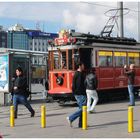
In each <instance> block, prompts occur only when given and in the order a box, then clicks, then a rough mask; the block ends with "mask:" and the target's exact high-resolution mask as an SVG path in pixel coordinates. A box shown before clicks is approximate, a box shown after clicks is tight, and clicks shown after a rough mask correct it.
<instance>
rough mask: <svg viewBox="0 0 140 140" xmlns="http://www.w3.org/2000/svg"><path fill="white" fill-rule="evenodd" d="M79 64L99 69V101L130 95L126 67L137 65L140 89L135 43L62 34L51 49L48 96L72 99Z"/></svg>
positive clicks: (139, 48)
mask: <svg viewBox="0 0 140 140" xmlns="http://www.w3.org/2000/svg"><path fill="white" fill-rule="evenodd" d="M78 60H80V61H82V62H84V63H85V66H86V69H89V68H95V69H96V74H97V77H98V94H99V99H100V100H101V99H102V100H104V99H105V100H107V99H109V98H112V97H113V96H114V95H115V96H114V97H126V96H127V95H128V93H127V92H128V91H127V77H126V76H125V75H124V69H123V66H124V65H125V64H127V65H130V64H131V63H134V64H135V66H136V78H135V88H136V89H139V88H140V45H139V44H138V43H137V42H136V41H135V40H134V39H128V38H115V37H114V38H113V37H100V36H95V35H91V34H82V33H76V32H67V31H61V32H60V34H59V38H56V39H55V41H54V42H51V46H50V47H49V91H48V94H49V95H50V96H52V97H53V98H54V99H59V100H62V101H66V100H70V99H72V98H73V96H72V79H73V75H74V72H75V70H76V63H77V61H78Z"/></svg>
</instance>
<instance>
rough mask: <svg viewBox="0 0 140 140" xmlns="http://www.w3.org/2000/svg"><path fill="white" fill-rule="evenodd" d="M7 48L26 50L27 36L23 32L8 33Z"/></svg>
mask: <svg viewBox="0 0 140 140" xmlns="http://www.w3.org/2000/svg"><path fill="white" fill-rule="evenodd" d="M8 48H12V49H22V50H27V49H28V35H27V34H26V32H24V31H8Z"/></svg>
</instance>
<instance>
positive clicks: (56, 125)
mask: <svg viewBox="0 0 140 140" xmlns="http://www.w3.org/2000/svg"><path fill="white" fill-rule="evenodd" d="M58 126H65V125H52V126H47V128H51V127H58Z"/></svg>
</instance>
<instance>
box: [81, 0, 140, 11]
mask: <svg viewBox="0 0 140 140" xmlns="http://www.w3.org/2000/svg"><path fill="white" fill-rule="evenodd" d="M81 3H87V4H91V5H95V6H102V7H107V8H117V6H116V7H115V6H109V5H104V4H98V3H93V2H81ZM129 10H130V11H133V12H137V13H138V12H140V11H139V10H134V9H131V8H129Z"/></svg>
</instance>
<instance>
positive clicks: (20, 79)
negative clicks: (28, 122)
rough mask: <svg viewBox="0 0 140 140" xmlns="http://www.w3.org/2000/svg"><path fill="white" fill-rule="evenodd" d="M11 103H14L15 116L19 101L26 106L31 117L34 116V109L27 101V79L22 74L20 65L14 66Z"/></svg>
mask: <svg viewBox="0 0 140 140" xmlns="http://www.w3.org/2000/svg"><path fill="white" fill-rule="evenodd" d="M13 86H14V87H13V94H14V95H13V105H14V114H15V118H17V112H18V104H19V103H21V104H23V105H25V106H26V108H27V109H28V110H29V111H30V112H31V117H34V115H35V111H34V110H33V108H32V107H31V105H30V104H29V102H28V101H27V97H26V92H27V91H26V90H27V87H28V86H27V80H26V78H25V77H24V76H23V70H22V69H21V67H18V68H16V78H15V81H14V84H13Z"/></svg>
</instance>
